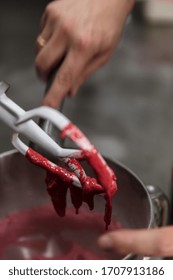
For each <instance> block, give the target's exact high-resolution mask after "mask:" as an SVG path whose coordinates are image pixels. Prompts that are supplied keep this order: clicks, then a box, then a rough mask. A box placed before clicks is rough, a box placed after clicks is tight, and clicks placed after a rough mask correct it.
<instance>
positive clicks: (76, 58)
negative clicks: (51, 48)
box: [43, 49, 90, 107]
mask: <svg viewBox="0 0 173 280" xmlns="http://www.w3.org/2000/svg"><path fill="white" fill-rule="evenodd" d="M89 56H90V55H89V53H86V54H85V55H84V53H83V52H79V51H78V50H77V49H72V50H70V51H69V53H67V55H66V57H65V59H64V61H63V63H62V65H61V67H60V69H59V70H58V73H57V75H56V76H55V78H54V81H53V84H52V86H51V88H50V89H49V91H48V92H47V95H46V96H45V98H44V100H43V104H44V105H47V106H51V107H57V106H58V105H59V104H60V103H61V101H62V100H63V98H64V96H65V95H67V94H69V95H70V91H71V90H72V88H73V87H74V84H75V81H76V80H77V78H78V77H79V76H80V74H81V72H82V71H83V68H84V67H85V65H86V64H87V62H88V57H89Z"/></svg>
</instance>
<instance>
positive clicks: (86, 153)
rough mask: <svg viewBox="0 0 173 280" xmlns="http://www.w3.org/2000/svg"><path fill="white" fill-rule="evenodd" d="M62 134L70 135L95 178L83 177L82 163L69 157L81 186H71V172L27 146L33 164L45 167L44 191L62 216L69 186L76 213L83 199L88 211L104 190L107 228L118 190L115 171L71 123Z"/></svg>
mask: <svg viewBox="0 0 173 280" xmlns="http://www.w3.org/2000/svg"><path fill="white" fill-rule="evenodd" d="M61 137H62V138H65V137H69V138H70V139H72V140H73V141H74V142H75V143H76V144H77V145H78V146H79V147H80V149H81V150H82V151H83V153H82V154H83V158H84V159H85V160H86V161H87V162H88V163H89V165H90V166H91V167H92V168H93V170H94V172H95V175H96V179H95V178H91V177H89V176H85V174H84V173H83V169H82V168H81V165H80V164H79V163H78V162H77V161H76V160H75V159H74V158H70V159H68V163H72V164H73V165H74V166H75V168H74V169H77V170H79V174H78V177H79V181H80V183H81V185H82V188H77V187H75V186H73V184H72V182H73V178H72V174H73V172H69V171H67V170H66V169H64V168H62V167H60V166H57V165H52V163H51V162H50V161H48V160H47V159H46V158H44V157H43V156H41V155H40V154H38V153H37V152H35V151H33V150H32V149H31V148H29V149H28V151H27V154H26V157H27V158H28V159H29V160H30V161H31V162H32V163H34V164H35V165H38V166H40V167H42V168H44V169H45V170H46V171H47V176H46V184H47V190H48V193H49V195H50V196H51V199H52V202H53V205H54V208H55V210H56V212H57V213H58V215H59V216H65V210H66V196H67V191H68V189H69V190H70V194H71V201H72V203H73V205H74V207H75V209H76V213H78V210H79V208H80V206H81V205H82V202H86V203H87V204H88V206H89V208H90V210H93V208H94V196H95V195H96V194H99V193H104V197H105V200H106V205H105V215H104V221H105V223H106V229H107V228H108V226H109V224H110V223H111V214H112V199H111V198H112V196H113V195H114V194H115V192H116V190H117V186H116V181H115V180H116V177H115V174H114V172H113V171H112V169H111V168H109V166H108V165H107V164H106V162H105V161H104V159H103V158H102V157H101V156H100V155H99V153H98V152H97V150H96V148H95V147H94V146H93V145H92V144H91V143H90V141H89V140H88V139H87V138H86V137H85V135H84V134H83V133H82V132H81V131H80V130H79V129H78V128H77V127H76V126H74V125H73V124H72V123H70V124H69V125H67V126H66V127H65V129H64V130H63V131H62V133H61ZM74 172H75V170H74Z"/></svg>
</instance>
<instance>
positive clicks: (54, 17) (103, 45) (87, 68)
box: [35, 0, 135, 107]
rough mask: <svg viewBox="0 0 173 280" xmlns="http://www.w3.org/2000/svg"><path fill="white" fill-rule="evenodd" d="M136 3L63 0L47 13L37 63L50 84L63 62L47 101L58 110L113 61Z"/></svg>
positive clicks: (111, 0)
mask: <svg viewBox="0 0 173 280" xmlns="http://www.w3.org/2000/svg"><path fill="white" fill-rule="evenodd" d="M134 1H135V0H121V1H119V0H109V1H106V0H82V1H81V0H61V1H53V2H51V3H50V4H48V6H47V7H46V9H45V12H44V14H43V16H42V20H41V32H40V34H39V36H38V38H37V54H36V59H35V64H36V69H37V72H38V75H39V77H40V78H41V79H42V80H44V81H46V80H47V77H48V75H49V73H50V71H51V70H52V69H53V68H55V67H56V65H57V64H58V63H59V62H60V61H61V60H62V58H63V62H62V64H61V67H60V69H59V71H58V73H57V75H56V77H55V79H54V82H53V84H52V86H51V88H50V89H49V91H48V92H47V95H46V96H45V98H44V100H43V104H44V105H48V106H51V107H56V106H58V105H59V104H60V103H61V101H62V99H63V97H64V96H65V95H69V96H74V95H75V94H76V92H77V90H78V88H79V87H80V85H81V84H82V83H83V82H84V81H85V80H86V79H87V77H88V76H90V75H91V73H93V72H94V71H95V70H96V69H97V68H99V67H101V66H102V65H104V64H105V63H106V62H107V60H108V59H109V58H110V56H111V54H112V52H113V50H114V48H115V47H116V45H117V44H118V41H119V39H120V36H121V33H122V30H123V26H124V23H125V21H126V18H127V16H128V14H129V12H130V10H131V8H132V6H133V3H134Z"/></svg>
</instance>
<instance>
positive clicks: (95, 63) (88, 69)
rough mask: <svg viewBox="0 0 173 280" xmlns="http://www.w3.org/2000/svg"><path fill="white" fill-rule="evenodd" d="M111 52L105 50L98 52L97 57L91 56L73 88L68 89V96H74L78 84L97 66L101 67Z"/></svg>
mask: <svg viewBox="0 0 173 280" xmlns="http://www.w3.org/2000/svg"><path fill="white" fill-rule="evenodd" d="M110 55H111V52H105V53H103V54H100V55H99V56H98V57H95V58H92V59H91V60H90V61H89V62H88V64H87V65H86V67H85V68H84V69H83V72H82V73H80V76H79V78H78V80H77V81H76V83H75V85H74V87H73V89H72V90H71V91H70V96H75V95H76V93H77V91H78V89H79V88H80V86H81V85H82V84H83V83H84V82H85V81H86V80H87V78H88V77H89V76H91V74H92V73H94V72H95V71H96V70H97V69H98V68H100V67H102V66H103V65H105V64H106V62H107V61H108V60H109V58H110Z"/></svg>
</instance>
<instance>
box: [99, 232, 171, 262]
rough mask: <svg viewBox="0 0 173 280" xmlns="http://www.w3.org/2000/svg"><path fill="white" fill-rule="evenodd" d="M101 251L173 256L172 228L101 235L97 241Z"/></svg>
mask: <svg viewBox="0 0 173 280" xmlns="http://www.w3.org/2000/svg"><path fill="white" fill-rule="evenodd" d="M98 245H99V246H100V247H101V248H102V249H106V250H108V249H109V250H116V251H117V252H119V253H121V254H125V255H127V254H129V253H134V254H138V255H144V256H157V257H159V256H161V257H170V256H173V227H163V228H159V229H158V228H157V229H150V230H118V231H115V232H110V233H107V234H105V235H102V236H101V237H100V238H99V240H98Z"/></svg>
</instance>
